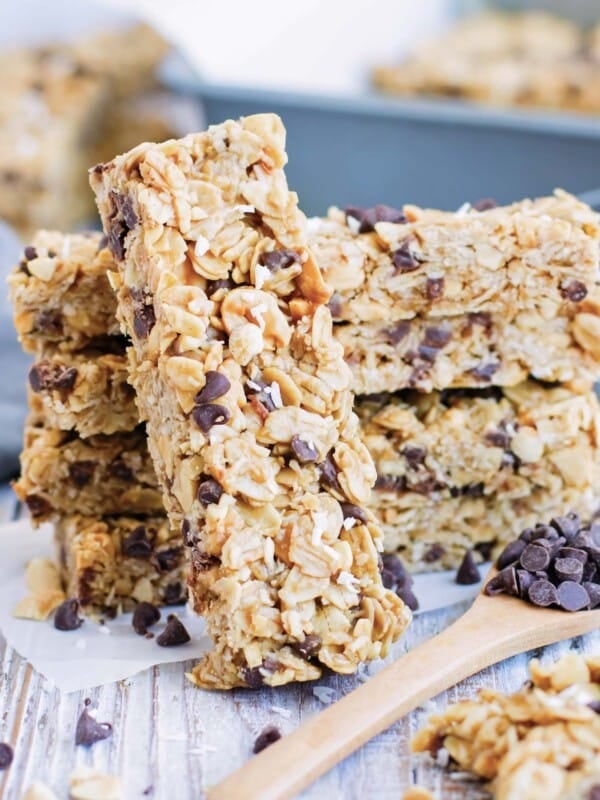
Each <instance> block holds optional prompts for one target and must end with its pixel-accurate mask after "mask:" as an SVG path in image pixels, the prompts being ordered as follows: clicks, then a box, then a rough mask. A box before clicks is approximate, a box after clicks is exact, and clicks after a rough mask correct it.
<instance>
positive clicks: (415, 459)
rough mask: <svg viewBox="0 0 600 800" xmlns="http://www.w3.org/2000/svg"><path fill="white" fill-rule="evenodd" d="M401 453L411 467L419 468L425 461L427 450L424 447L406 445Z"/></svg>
mask: <svg viewBox="0 0 600 800" xmlns="http://www.w3.org/2000/svg"><path fill="white" fill-rule="evenodd" d="M400 455H401V456H403V457H404V458H405V459H406V463H407V464H408V467H409V469H417V467H420V466H422V464H424V463H425V457H426V456H427V450H426V449H425V448H424V447H419V446H414V445H406V447H403V448H402V450H401V451H400Z"/></svg>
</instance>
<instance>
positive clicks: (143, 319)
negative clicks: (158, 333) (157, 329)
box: [129, 289, 156, 339]
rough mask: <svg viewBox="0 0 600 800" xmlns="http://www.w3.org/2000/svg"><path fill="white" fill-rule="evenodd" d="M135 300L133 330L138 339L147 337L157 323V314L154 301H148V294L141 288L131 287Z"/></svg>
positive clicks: (130, 291) (130, 292)
mask: <svg viewBox="0 0 600 800" xmlns="http://www.w3.org/2000/svg"><path fill="white" fill-rule="evenodd" d="M129 294H130V295H131V299H132V301H133V332H134V333H135V335H136V336H137V337H138V339H145V338H146V337H147V336H148V335H149V334H150V331H151V330H152V328H153V327H154V326H155V324H156V315H155V313H154V306H153V305H152V303H151V302H150V303H147V302H146V299H150V298H147V296H146V295H145V294H144V292H143V291H142V290H141V289H130V290H129Z"/></svg>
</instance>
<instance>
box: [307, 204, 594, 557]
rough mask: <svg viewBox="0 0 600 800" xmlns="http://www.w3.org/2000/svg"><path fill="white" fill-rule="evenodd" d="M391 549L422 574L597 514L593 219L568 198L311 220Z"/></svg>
mask: <svg viewBox="0 0 600 800" xmlns="http://www.w3.org/2000/svg"><path fill="white" fill-rule="evenodd" d="M309 223H310V226H311V246H312V249H313V252H314V254H315V257H316V259H317V261H318V263H319V264H320V266H321V267H322V268H323V269H324V271H325V278H326V280H327V281H328V282H329V283H330V284H331V285H332V286H333V287H334V288H335V293H334V295H333V298H332V300H331V302H330V307H331V310H332V313H333V317H334V320H335V323H336V324H335V338H336V339H337V341H338V342H340V343H341V344H342V345H343V347H344V352H345V355H346V360H347V362H348V364H349V365H350V367H351V369H352V372H353V376H354V381H353V387H354V389H355V391H356V392H357V394H358V395H359V397H358V398H357V402H356V411H357V413H358V416H359V418H360V420H361V428H362V434H363V439H364V442H365V443H366V444H367V447H368V448H369V450H370V452H371V455H372V456H373V458H374V460H375V464H376V467H377V472H378V478H377V484H376V488H375V491H374V493H373V496H372V500H371V506H372V508H373V509H374V510H376V512H377V513H378V515H379V519H380V520H381V521H382V522H383V527H384V531H385V543H386V550H388V551H399V552H400V553H401V554H402V556H403V557H404V558H405V559H406V561H407V562H408V564H409V565H410V566H411V567H412V568H413V569H416V570H420V569H431V568H437V567H450V566H456V565H457V564H458V563H459V562H460V560H461V558H462V557H463V555H464V553H465V550H466V549H475V550H476V551H477V554H478V557H483V556H487V555H489V553H490V552H491V550H492V549H493V548H494V547H495V546H496V545H497V544H498V543H501V542H506V541H508V540H509V539H511V538H514V537H515V536H516V535H517V534H518V533H519V531H520V530H522V529H523V528H524V527H526V526H528V525H532V524H534V523H535V522H537V521H539V520H540V519H549V518H550V517H552V516H555V515H557V514H562V513H565V512H567V511H569V510H576V511H579V512H580V513H581V515H582V516H583V517H584V518H589V516H590V515H591V514H593V513H594V512H595V511H596V508H597V497H598V491H599V489H600V453H599V450H598V433H599V423H600V416H599V413H598V412H599V407H598V402H597V400H596V397H595V395H594V393H593V390H592V384H593V381H594V379H595V378H596V377H597V375H598V372H599V368H600V289H599V287H598V285H597V282H598V279H599V274H598V258H599V241H600V228H599V224H598V215H597V214H596V213H595V212H594V211H592V209H590V208H589V207H588V206H586V205H585V204H583V203H581V202H579V201H578V200H577V199H576V198H574V197H572V196H571V195H568V194H566V193H565V192H561V191H557V192H556V193H555V194H554V195H553V196H551V197H546V198H542V199H539V200H535V201H529V200H526V201H523V202H520V203H515V204H514V205H511V206H508V207H504V208H499V207H495V206H494V204H493V203H491V202H489V201H488V202H485V203H483V204H482V205H481V206H479V207H471V206H469V205H466V206H465V207H463V208H461V209H460V210H459V211H458V212H456V213H447V212H441V211H433V210H426V209H421V208H417V207H414V206H404V208H403V209H402V210H396V209H393V208H389V207H387V206H376V207H375V208H370V209H356V208H354V209H352V208H349V209H346V211H345V212H342V211H340V210H337V209H333V210H331V211H330V213H329V216H328V217H327V218H326V219H314V220H310V221H309Z"/></svg>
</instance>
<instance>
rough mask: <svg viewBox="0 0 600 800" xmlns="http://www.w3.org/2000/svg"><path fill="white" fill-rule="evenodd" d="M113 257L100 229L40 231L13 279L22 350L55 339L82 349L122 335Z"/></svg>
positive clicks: (11, 286) (63, 347) (63, 345)
mask: <svg viewBox="0 0 600 800" xmlns="http://www.w3.org/2000/svg"><path fill="white" fill-rule="evenodd" d="M112 265H113V259H112V256H111V254H110V251H109V250H108V248H107V247H106V246H105V241H104V240H103V237H102V234H101V233H96V232H89V233H73V234H63V233H59V232H57V231H38V232H37V233H36V234H35V236H34V237H33V238H32V239H31V240H30V243H29V244H28V245H27V246H26V247H25V248H24V251H23V256H22V259H21V262H20V264H19V265H18V267H17V268H16V269H15V270H14V271H13V273H12V274H11V275H10V276H9V278H8V284H9V291H10V299H11V301H12V303H13V306H14V323H15V328H16V330H17V334H18V336H19V341H20V342H21V345H22V346H23V349H24V350H26V351H27V352H30V353H33V352H36V351H37V350H38V349H39V347H40V345H44V344H51V345H53V346H54V347H56V348H57V349H59V350H79V349H81V348H83V347H85V346H86V345H89V344H90V343H91V342H92V341H93V340H94V339H96V338H97V337H104V336H107V335H108V336H115V335H118V334H119V332H120V331H119V325H118V322H117V319H116V307H117V303H116V299H115V296H114V292H113V291H112V289H111V287H110V284H109V283H108V278H107V276H106V273H107V270H108V269H109V268H110V267H112Z"/></svg>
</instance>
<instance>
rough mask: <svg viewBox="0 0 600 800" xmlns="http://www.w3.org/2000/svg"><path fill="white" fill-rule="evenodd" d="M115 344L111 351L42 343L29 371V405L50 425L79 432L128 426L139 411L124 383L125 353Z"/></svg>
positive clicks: (89, 433) (133, 423) (131, 426)
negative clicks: (72, 350)
mask: <svg viewBox="0 0 600 800" xmlns="http://www.w3.org/2000/svg"><path fill="white" fill-rule="evenodd" d="M114 344H115V349H116V351H117V352H115V353H111V352H106V351H105V350H104V349H103V350H96V349H93V348H87V349H85V350H81V351H78V352H76V353H68V352H62V353H61V352H60V351H58V350H57V349H56V348H53V347H44V348H42V349H41V350H40V351H39V355H38V358H37V359H36V361H35V363H34V364H33V366H32V367H31V369H30V370H29V386H30V407H31V408H32V409H33V410H34V411H35V412H37V413H38V414H42V413H43V416H44V417H45V419H46V421H47V424H48V425H49V426H50V427H53V428H60V429H61V430H65V431H69V430H75V431H77V433H79V435H80V436H84V437H88V436H94V435H95V434H97V433H105V434H109V433H115V432H117V431H131V430H133V429H134V428H135V427H136V426H137V425H138V424H139V414H138V411H137V408H136V405H135V399H134V392H133V389H132V387H131V386H130V385H129V383H128V382H127V380H128V373H127V356H126V355H125V352H124V351H125V348H124V345H123V344H122V343H121V342H119V341H118V340H115V341H114ZM105 346H106V344H105Z"/></svg>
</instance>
